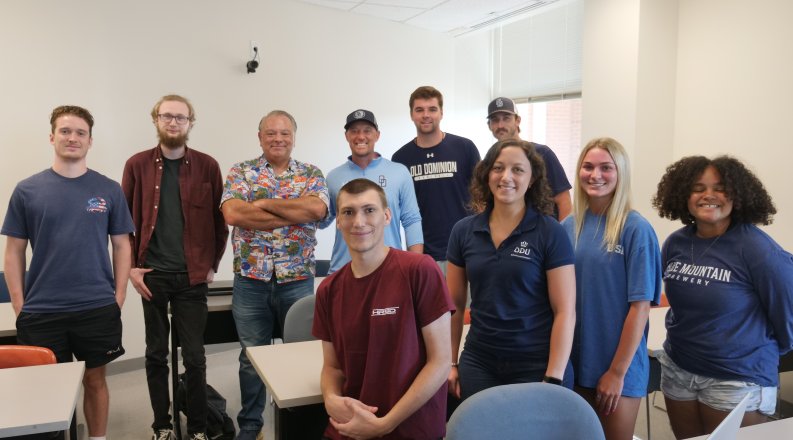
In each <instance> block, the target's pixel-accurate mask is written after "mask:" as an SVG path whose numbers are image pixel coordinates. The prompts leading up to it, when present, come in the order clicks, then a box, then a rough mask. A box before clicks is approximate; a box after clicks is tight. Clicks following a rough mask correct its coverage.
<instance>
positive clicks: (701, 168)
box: [653, 156, 793, 438]
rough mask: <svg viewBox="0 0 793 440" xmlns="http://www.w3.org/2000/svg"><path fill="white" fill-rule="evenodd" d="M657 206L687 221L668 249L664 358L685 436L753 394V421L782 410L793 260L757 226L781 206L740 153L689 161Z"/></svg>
mask: <svg viewBox="0 0 793 440" xmlns="http://www.w3.org/2000/svg"><path fill="white" fill-rule="evenodd" d="M653 206H655V208H656V209H658V213H659V214H660V215H661V217H666V218H668V219H670V220H680V221H682V222H683V224H685V225H686V226H685V227H683V228H682V229H680V230H678V231H676V232H674V233H673V234H671V235H670V236H669V238H667V240H666V242H665V243H664V246H663V249H662V252H661V255H662V257H661V258H662V261H663V264H664V267H665V270H664V281H665V283H666V294H667V297H668V298H669V304H670V306H671V310H670V311H669V313H668V314H667V316H666V329H667V336H666V341H665V342H664V350H663V352H662V353H659V357H658V360H659V361H660V363H661V367H662V376H661V391H663V393H664V398H665V400H666V408H667V410H668V413H669V420H670V422H671V424H672V431H673V432H674V434H675V436H676V437H677V438H688V437H693V436H697V435H704V434H707V433H709V432H711V431H712V430H713V429H714V428H715V427H716V426H717V425H718V424H719V423H720V422H721V421H722V420H723V419H724V417H726V416H727V414H728V413H729V411H730V410H731V409H733V408H734V407H735V406H737V404H738V403H739V402H740V401H741V400H742V399H743V397H744V396H746V395H749V403H748V406H747V410H746V413H745V415H744V418H743V424H744V425H753V424H757V423H762V422H764V421H766V420H767V416H768V415H771V414H773V412H774V409H775V406H776V392H777V384H778V365H779V356H780V355H782V354H784V353H786V352H788V351H790V350H791V349H793V256H791V254H790V253H788V252H786V251H785V250H784V249H782V247H780V246H779V244H777V243H776V242H775V241H774V240H773V239H772V238H771V237H769V236H768V235H767V234H766V233H765V232H763V231H761V230H760V229H759V228H758V227H757V226H755V225H756V224H763V225H767V224H770V223H771V222H772V220H773V215H774V214H775V213H776V208H774V204H773V203H772V201H771V197H770V196H769V195H768V193H767V192H766V190H765V188H764V187H763V184H762V183H761V182H760V180H759V179H758V178H757V177H756V176H755V175H754V174H753V173H752V172H751V171H749V170H748V169H747V168H746V167H745V166H744V165H743V164H742V163H741V162H739V161H738V160H737V159H735V158H732V157H728V156H721V157H717V158H715V159H708V158H706V157H702V156H692V157H685V158H683V159H681V160H679V161H677V162H675V163H674V164H672V165H671V166H669V168H667V170H666V174H665V175H664V176H663V178H662V179H661V182H660V183H659V184H658V192H657V194H656V195H655V197H654V198H653Z"/></svg>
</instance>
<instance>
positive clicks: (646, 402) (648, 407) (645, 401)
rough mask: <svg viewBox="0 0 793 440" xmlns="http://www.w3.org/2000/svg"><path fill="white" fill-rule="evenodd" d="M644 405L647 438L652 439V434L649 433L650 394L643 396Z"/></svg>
mask: <svg viewBox="0 0 793 440" xmlns="http://www.w3.org/2000/svg"><path fill="white" fill-rule="evenodd" d="M644 407H645V409H646V410H647V440H652V434H650V394H647V397H645V398H644Z"/></svg>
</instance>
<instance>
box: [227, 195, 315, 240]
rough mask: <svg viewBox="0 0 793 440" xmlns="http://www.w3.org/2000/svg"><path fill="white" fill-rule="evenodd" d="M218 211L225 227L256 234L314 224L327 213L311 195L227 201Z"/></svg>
mask: <svg viewBox="0 0 793 440" xmlns="http://www.w3.org/2000/svg"><path fill="white" fill-rule="evenodd" d="M220 209H221V211H223V217H224V218H225V219H226V223H228V224H229V225H231V226H236V227H239V228H244V229H255V230H260V231H266V230H272V229H275V228H280V227H283V226H289V225H296V224H300V223H310V222H317V221H320V220H321V219H322V218H324V217H325V215H326V214H327V212H328V207H327V205H325V202H323V201H322V199H320V198H319V197H318V196H315V195H305V196H300V197H297V198H294V199H258V200H254V201H252V202H246V201H243V200H240V199H230V200H227V201H226V202H224V203H223V206H221V208H220Z"/></svg>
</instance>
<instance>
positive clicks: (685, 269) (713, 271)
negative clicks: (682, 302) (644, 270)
mask: <svg viewBox="0 0 793 440" xmlns="http://www.w3.org/2000/svg"><path fill="white" fill-rule="evenodd" d="M731 277H732V271H731V270H729V269H722V268H720V267H713V266H698V265H696V264H688V263H683V262H681V261H674V260H673V261H671V262H669V264H667V265H666V271H665V272H664V280H677V281H682V282H684V283H690V284H700V285H705V286H707V285H710V282H711V280H715V281H721V282H725V283H729V282H730V278H731Z"/></svg>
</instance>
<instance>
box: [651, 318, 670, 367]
mask: <svg viewBox="0 0 793 440" xmlns="http://www.w3.org/2000/svg"><path fill="white" fill-rule="evenodd" d="M668 311H669V307H653V308H651V309H650V319H649V320H648V321H649V323H650V331H649V333H648V334H647V354H649V355H650V357H653V358H654V357H655V352H656V351H657V350H662V349H663V348H664V341H665V340H666V312H668Z"/></svg>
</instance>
